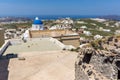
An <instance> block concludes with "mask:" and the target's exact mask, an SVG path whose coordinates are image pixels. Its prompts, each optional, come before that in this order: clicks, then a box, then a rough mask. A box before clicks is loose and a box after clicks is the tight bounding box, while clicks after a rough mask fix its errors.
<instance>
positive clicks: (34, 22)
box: [33, 17, 43, 24]
mask: <svg viewBox="0 0 120 80" xmlns="http://www.w3.org/2000/svg"><path fill="white" fill-rule="evenodd" d="M33 24H43V22H42V21H41V20H39V18H38V17H36V18H35V20H34V21H33Z"/></svg>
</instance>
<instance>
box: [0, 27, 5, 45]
mask: <svg viewBox="0 0 120 80" xmlns="http://www.w3.org/2000/svg"><path fill="white" fill-rule="evenodd" d="M4 42H5V40H4V30H3V29H0V47H1V46H2V45H3V44H4Z"/></svg>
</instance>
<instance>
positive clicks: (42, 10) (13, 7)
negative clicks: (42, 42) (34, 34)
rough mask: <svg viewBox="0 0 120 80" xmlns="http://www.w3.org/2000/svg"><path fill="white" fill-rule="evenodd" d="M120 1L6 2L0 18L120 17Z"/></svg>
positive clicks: (10, 0) (31, 0) (45, 0)
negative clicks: (32, 16) (48, 16)
mask: <svg viewBox="0 0 120 80" xmlns="http://www.w3.org/2000/svg"><path fill="white" fill-rule="evenodd" d="M119 3H120V0H100V1H98V0H76V1H74V0H53V1H50V0H44V1H43V0H39V1H38V0H34V1H33V0H24V1H23V0H20V1H16V0H4V1H0V10H1V12H0V16H14V15H20V16H22V15H23V16H26V15H28V16H31V15H120V10H119V7H120V5H119Z"/></svg>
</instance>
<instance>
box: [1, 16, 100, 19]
mask: <svg viewBox="0 0 120 80" xmlns="http://www.w3.org/2000/svg"><path fill="white" fill-rule="evenodd" d="M0 17H17V18H18V17H21V18H29V19H32V20H34V19H35V17H39V19H41V20H56V19H61V18H71V19H82V18H97V17H98V16H95V15H93V16H91V15H14V16H13V15H12V16H0Z"/></svg>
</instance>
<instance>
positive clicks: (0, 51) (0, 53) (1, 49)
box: [0, 41, 10, 56]
mask: <svg viewBox="0 0 120 80" xmlns="http://www.w3.org/2000/svg"><path fill="white" fill-rule="evenodd" d="M9 45H10V41H5V43H4V44H3V45H2V47H1V48H0V56H1V55H2V54H3V53H4V51H5V50H6V48H7V47H8V46H9Z"/></svg>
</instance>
